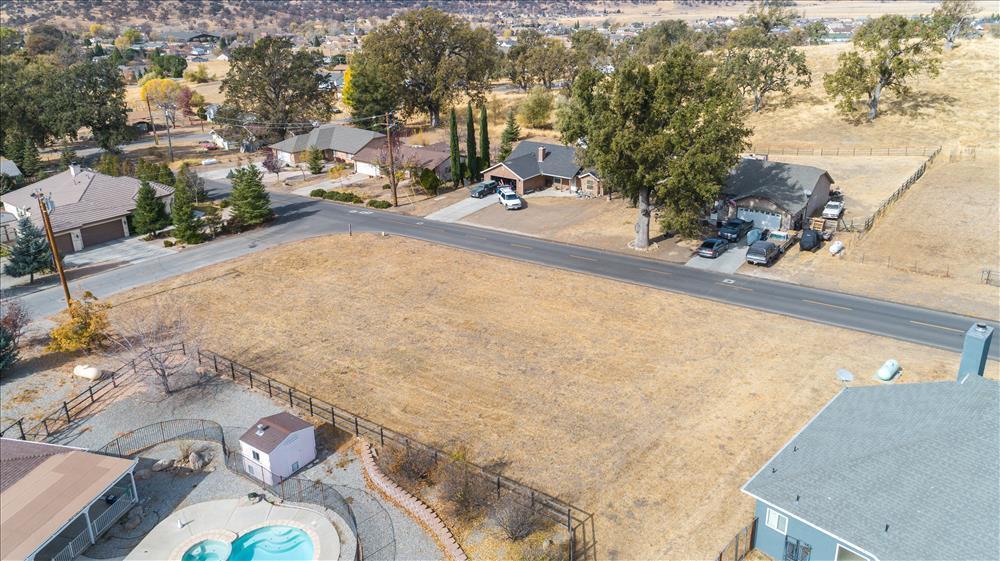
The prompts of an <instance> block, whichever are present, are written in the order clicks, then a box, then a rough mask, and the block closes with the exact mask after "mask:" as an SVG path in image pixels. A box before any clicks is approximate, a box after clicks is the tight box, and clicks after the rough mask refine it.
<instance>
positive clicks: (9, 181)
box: [0, 173, 17, 195]
mask: <svg viewBox="0 0 1000 561" xmlns="http://www.w3.org/2000/svg"><path fill="white" fill-rule="evenodd" d="M14 189H17V179H15V178H13V177H11V176H9V175H7V174H6V173H0V195H6V194H7V193H10V192H11V191H13V190H14Z"/></svg>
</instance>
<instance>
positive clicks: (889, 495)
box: [743, 375, 1000, 561]
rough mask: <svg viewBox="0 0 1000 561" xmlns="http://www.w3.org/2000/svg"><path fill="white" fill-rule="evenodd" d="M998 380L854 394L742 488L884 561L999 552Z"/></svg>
mask: <svg viewBox="0 0 1000 561" xmlns="http://www.w3.org/2000/svg"><path fill="white" fill-rule="evenodd" d="M998 396H1000V382H998V381H996V380H987V379H984V378H982V377H980V376H975V375H973V376H969V377H967V378H965V380H964V381H963V382H962V383H957V382H937V383H921V384H893V385H880V386H870V387H858V388H846V389H844V390H843V391H841V392H840V393H839V394H837V396H836V397H835V398H834V399H833V400H831V401H830V402H829V403H828V404H827V405H826V407H825V408H824V409H823V410H822V411H821V412H820V413H819V414H817V416H816V417H815V418H813V420H812V421H811V422H810V423H809V424H808V425H806V427H804V428H803V429H802V430H801V431H800V432H799V434H797V435H796V436H795V437H794V438H793V439H792V440H790V441H789V442H788V443H787V444H786V445H785V446H784V448H782V449H781V450H780V451H779V452H778V453H777V454H776V455H775V456H774V458H772V459H771V461H769V462H768V463H767V464H766V465H765V466H764V467H763V468H761V470H760V471H759V472H758V473H757V474H756V475H754V477H753V478H752V479H750V481H748V482H747V483H746V484H745V485H744V486H743V490H744V491H745V492H746V493H748V494H750V495H751V496H753V497H755V498H758V499H760V500H763V501H764V502H766V503H769V504H771V505H773V506H775V507H777V508H779V509H782V510H784V511H787V512H789V513H791V514H792V515H794V516H796V517H797V518H799V519H801V520H804V521H806V522H808V523H810V524H812V525H814V526H816V527H818V528H820V529H822V530H824V531H825V532H827V533H829V534H832V535H834V536H836V537H838V538H839V539H841V540H844V541H847V542H849V543H852V544H854V545H856V546H857V547H860V548H863V549H865V550H866V551H867V552H869V553H871V554H872V555H874V556H876V557H877V558H878V559H880V560H882V561H886V560H889V559H892V560H918V559H919V560H925V559H935V560H938V559H941V560H943V559H948V560H981V559H997V558H998V554H1000V422H998V420H1000V400H998Z"/></svg>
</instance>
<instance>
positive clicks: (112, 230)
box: [80, 219, 125, 247]
mask: <svg viewBox="0 0 1000 561" xmlns="http://www.w3.org/2000/svg"><path fill="white" fill-rule="evenodd" d="M80 236H81V237H82V238H83V247H90V246H92V245H94V244H99V243H102V242H107V241H111V240H117V239H118V238H124V237H125V230H124V229H122V221H121V220H120V219H115V220H112V221H111V222H105V223H104V224H98V225H96V226H88V227H86V228H81V229H80Z"/></svg>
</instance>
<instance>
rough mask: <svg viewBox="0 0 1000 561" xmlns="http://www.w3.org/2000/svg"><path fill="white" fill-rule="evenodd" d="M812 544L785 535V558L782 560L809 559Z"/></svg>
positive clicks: (800, 560)
mask: <svg viewBox="0 0 1000 561" xmlns="http://www.w3.org/2000/svg"><path fill="white" fill-rule="evenodd" d="M811 553H812V546H810V545H809V544H807V543H804V542H802V541H800V540H797V539H795V538H792V537H788V536H785V558H784V559H783V560H782V561H809V556H810V554H811Z"/></svg>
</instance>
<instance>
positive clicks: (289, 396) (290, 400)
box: [288, 388, 295, 407]
mask: <svg viewBox="0 0 1000 561" xmlns="http://www.w3.org/2000/svg"><path fill="white" fill-rule="evenodd" d="M288 406H289V407H295V402H294V401H292V388H288Z"/></svg>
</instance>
